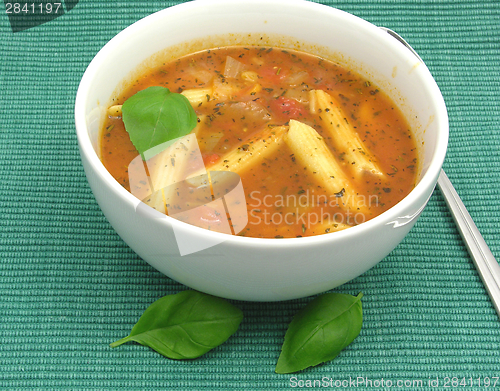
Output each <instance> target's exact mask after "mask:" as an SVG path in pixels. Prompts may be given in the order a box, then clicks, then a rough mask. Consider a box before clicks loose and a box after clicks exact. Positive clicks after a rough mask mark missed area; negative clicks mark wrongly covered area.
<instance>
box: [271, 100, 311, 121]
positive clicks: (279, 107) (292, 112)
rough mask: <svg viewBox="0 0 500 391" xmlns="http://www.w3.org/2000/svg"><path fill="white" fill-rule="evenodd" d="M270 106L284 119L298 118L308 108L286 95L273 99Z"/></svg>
mask: <svg viewBox="0 0 500 391" xmlns="http://www.w3.org/2000/svg"><path fill="white" fill-rule="evenodd" d="M270 107H271V110H272V111H273V112H274V114H275V115H277V116H278V117H279V118H280V119H282V120H288V119H298V118H300V117H302V116H304V115H305V114H306V108H305V107H304V105H303V104H302V103H300V102H298V101H296V100H295V99H290V98H286V97H284V96H280V97H278V98H277V99H273V100H272V101H271V104H270Z"/></svg>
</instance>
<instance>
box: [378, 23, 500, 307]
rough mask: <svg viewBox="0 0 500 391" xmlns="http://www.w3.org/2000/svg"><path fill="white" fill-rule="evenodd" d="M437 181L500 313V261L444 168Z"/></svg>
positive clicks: (398, 36) (412, 50) (413, 51)
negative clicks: (492, 251)
mask: <svg viewBox="0 0 500 391" xmlns="http://www.w3.org/2000/svg"><path fill="white" fill-rule="evenodd" d="M380 28H381V29H382V30H384V31H385V32H387V33H388V34H390V35H391V36H392V37H394V38H396V39H397V40H398V41H399V42H401V43H402V44H403V45H405V46H406V47H407V48H408V49H409V50H410V51H411V52H412V53H413V54H414V55H415V56H416V57H417V58H418V59H419V60H420V61H422V59H421V58H420V56H419V55H418V54H417V52H416V51H415V50H414V49H413V48H412V47H411V46H410V45H409V44H408V43H407V42H406V41H405V40H404V39H403V38H402V37H401V36H400V35H398V34H397V33H396V32H394V31H392V30H390V29H388V28H385V27H380ZM422 62H423V61H422ZM437 184H438V187H439V190H441V194H442V195H443V197H444V199H445V201H446V205H448V209H449V210H450V212H451V215H452V217H453V220H454V221H455V224H456V226H457V228H458V231H459V233H460V236H462V239H463V241H464V243H465V246H466V247H467V251H468V252H469V255H470V257H471V258H472V261H473V262H474V265H475V267H476V269H477V271H478V273H479V277H481V280H482V281H483V284H484V286H485V288H486V291H487V292H488V295H489V296H490V299H491V302H492V303H493V306H494V307H495V310H496V312H497V314H498V316H499V317H500V265H498V262H497V260H496V259H495V257H494V256H493V254H492V253H491V251H490V249H489V247H488V245H487V244H486V242H485V241H484V238H483V236H482V235H481V233H480V232H479V230H478V229H477V227H476V224H474V221H473V220H472V217H471V216H470V214H469V212H468V211H467V209H466V207H465V205H464V204H463V202H462V200H461V199H460V197H459V195H458V193H457V192H456V190H455V188H454V187H453V185H452V183H451V182H450V180H449V179H448V176H447V175H446V174H445V172H444V171H443V170H441V173H440V175H439V178H438V182H437Z"/></svg>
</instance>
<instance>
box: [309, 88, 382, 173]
mask: <svg viewBox="0 0 500 391" xmlns="http://www.w3.org/2000/svg"><path fill="white" fill-rule="evenodd" d="M310 108H311V112H313V113H318V114H319V116H320V118H321V120H322V121H323V124H324V126H325V128H326V129H327V131H328V132H329V133H330V135H331V137H332V140H333V143H334V144H335V146H336V148H337V149H338V151H339V152H340V153H341V154H342V155H343V159H344V160H346V161H347V163H348V166H349V167H351V168H352V169H354V173H355V174H356V176H361V175H362V174H363V173H364V172H370V173H372V174H375V175H379V176H384V173H383V171H382V169H381V168H380V167H379V165H378V163H377V161H376V159H375V158H374V156H373V154H372V153H371V152H370V151H369V149H368V148H367V147H366V146H365V145H364V143H363V141H362V140H361V138H360V137H359V134H358V133H357V132H356V131H355V130H354V129H353V128H352V126H351V125H350V124H349V121H348V120H347V118H346V116H345V114H344V112H343V110H342V108H341V106H340V104H339V103H338V102H337V101H336V100H335V99H334V98H333V97H332V96H331V95H330V94H328V93H326V92H325V91H322V90H312V91H311V99H310Z"/></svg>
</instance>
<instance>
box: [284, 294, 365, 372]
mask: <svg viewBox="0 0 500 391" xmlns="http://www.w3.org/2000/svg"><path fill="white" fill-rule="evenodd" d="M362 297H363V294H362V293H360V294H359V295H358V296H356V297H354V296H351V295H346V294H342V293H326V294H324V295H321V296H318V297H316V298H315V299H314V300H313V301H311V302H310V303H309V304H308V305H307V306H306V307H304V308H303V309H302V310H301V311H299V312H298V313H297V314H296V315H295V317H294V318H293V320H292V322H291V323H290V326H289V328H288V330H287V332H286V334H285V342H284V343H283V347H282V350H281V354H280V356H279V358H278V363H277V364H276V373H292V372H297V371H300V370H302V369H305V368H308V367H312V366H315V365H318V364H321V363H323V362H326V361H330V360H333V359H334V358H335V357H336V356H337V355H338V354H339V353H340V352H341V351H342V350H343V349H344V348H345V347H347V346H348V345H349V344H350V343H351V342H352V341H353V340H354V339H355V338H356V337H357V336H358V335H359V333H360V331H361V326H362V323H363V310H362V306H361V298H362Z"/></svg>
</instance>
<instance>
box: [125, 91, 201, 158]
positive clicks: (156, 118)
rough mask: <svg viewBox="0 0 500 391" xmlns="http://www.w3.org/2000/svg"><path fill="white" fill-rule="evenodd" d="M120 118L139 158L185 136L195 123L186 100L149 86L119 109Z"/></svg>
mask: <svg viewBox="0 0 500 391" xmlns="http://www.w3.org/2000/svg"><path fill="white" fill-rule="evenodd" d="M122 118H123V123H124V124H125V130H126V131H127V132H128V134H129V136H130V140H131V141H132V144H134V146H135V148H136V149H137V151H138V152H139V153H140V154H141V155H143V153H144V152H146V151H147V150H148V149H150V148H153V147H155V146H157V145H160V144H162V143H164V142H167V141H170V140H173V139H176V138H178V137H182V136H185V135H186V134H188V133H189V132H191V130H193V129H194V127H195V126H196V124H197V117H196V113H195V111H194V109H193V107H192V106H191V103H189V101H188V99H187V98H186V97H185V96H183V95H181V94H177V93H174V92H170V90H169V89H168V88H164V87H149V88H146V89H145V90H142V91H139V92H137V93H136V94H135V95H132V96H131V97H130V98H129V99H127V100H126V101H125V103H124V104H123V106H122Z"/></svg>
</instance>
